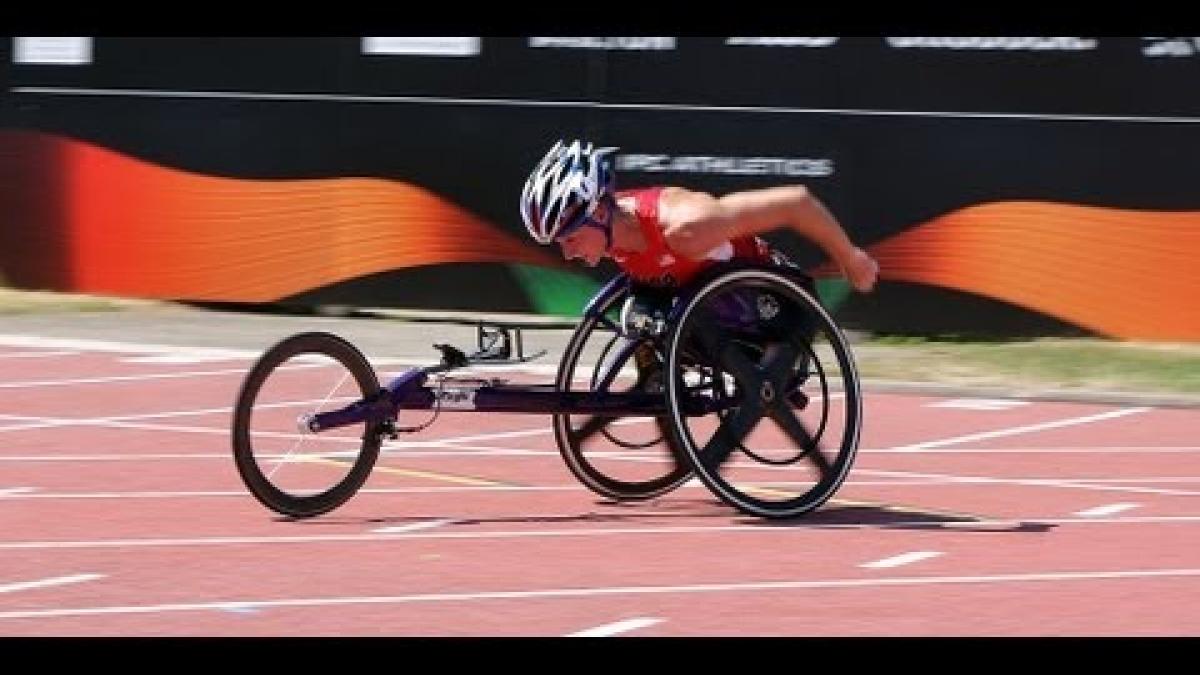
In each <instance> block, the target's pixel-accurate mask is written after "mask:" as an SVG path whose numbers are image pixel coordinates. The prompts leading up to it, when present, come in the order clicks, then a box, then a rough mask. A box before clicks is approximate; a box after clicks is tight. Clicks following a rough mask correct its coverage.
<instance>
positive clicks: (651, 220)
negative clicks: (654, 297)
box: [611, 187, 770, 287]
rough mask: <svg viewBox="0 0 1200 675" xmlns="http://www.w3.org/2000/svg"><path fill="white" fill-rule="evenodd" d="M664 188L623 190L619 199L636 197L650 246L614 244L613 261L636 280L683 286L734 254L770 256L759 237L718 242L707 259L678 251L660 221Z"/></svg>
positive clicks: (619, 194) (745, 256)
mask: <svg viewBox="0 0 1200 675" xmlns="http://www.w3.org/2000/svg"><path fill="white" fill-rule="evenodd" d="M663 190H664V188H662V187H651V188H642V189H638V190H619V191H618V192H617V193H616V198H617V200H618V201H620V200H622V199H633V200H634V204H635V212H636V214H637V219H638V223H639V224H640V225H641V227H642V238H643V239H645V240H646V250H644V251H639V252H634V251H630V250H627V249H619V248H613V250H612V252H611V255H612V258H613V261H614V262H616V263H617V265H618V266H619V267H620V268H621V269H622V270H623V271H624V272H625V273H626V274H628V275H629V276H630V277H631V278H632V279H633V280H634V281H637V282H640V283H644V284H649V285H653V286H672V287H674V286H681V285H683V284H686V283H687V282H688V281H689V280H690V279H691V278H692V277H694V276H695V275H696V273H697V272H700V271H701V270H703V269H704V268H706V267H708V266H709V265H711V264H713V263H716V262H720V261H723V260H729V259H731V258H738V259H751V260H762V261H765V260H768V259H769V257H770V249H768V248H767V243H766V242H765V241H763V240H762V239H759V238H758V237H753V236H748V237H737V238H736V239H733V240H731V241H729V242H728V245H725V246H718V247H717V248H716V249H714V250H713V251H711V252H710V253H709V254H708V257H706V258H705V259H703V260H691V259H688V258H685V257H683V256H681V255H676V254H675V252H674V251H672V250H671V248H670V246H668V245H667V241H666V239H665V238H664V237H663V231H662V227H660V226H659V223H658V198H659V195H661V194H662V191H663Z"/></svg>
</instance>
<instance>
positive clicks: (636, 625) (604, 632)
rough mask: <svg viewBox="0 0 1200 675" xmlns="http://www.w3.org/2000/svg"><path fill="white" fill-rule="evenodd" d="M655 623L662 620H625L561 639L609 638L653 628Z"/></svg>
mask: <svg viewBox="0 0 1200 675" xmlns="http://www.w3.org/2000/svg"><path fill="white" fill-rule="evenodd" d="M656 623H662V619H651V618H639V619H626V620H624V621H617V622H615V623H609V624H605V625H603V626H596V627H595V628H588V629H587V630H581V631H579V632H577V633H571V634H570V635H565V636H563V637H610V636H612V635H618V634H620V633H628V632H629V631H631V630H638V629H640V628H646V627H648V626H653V625H654V624H656Z"/></svg>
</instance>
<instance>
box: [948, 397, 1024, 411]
mask: <svg viewBox="0 0 1200 675" xmlns="http://www.w3.org/2000/svg"><path fill="white" fill-rule="evenodd" d="M1027 405H1029V401H1018V400H1016V399H1007V398H953V399H948V400H945V401H934V402H932V403H926V404H925V405H924V407H926V408H952V409H957V410H1011V409H1013V408H1020V407H1021V406H1027Z"/></svg>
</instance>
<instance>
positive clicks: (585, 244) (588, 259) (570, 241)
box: [558, 204, 610, 267]
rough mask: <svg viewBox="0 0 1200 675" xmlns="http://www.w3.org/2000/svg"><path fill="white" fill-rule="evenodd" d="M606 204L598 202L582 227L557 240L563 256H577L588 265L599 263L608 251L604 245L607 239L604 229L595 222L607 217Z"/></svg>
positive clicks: (570, 257) (571, 257)
mask: <svg viewBox="0 0 1200 675" xmlns="http://www.w3.org/2000/svg"><path fill="white" fill-rule="evenodd" d="M609 216H610V214H609V212H608V205H607V204H600V205H599V206H597V207H596V210H595V212H593V213H592V216H591V219H590V220H591V221H592V222H589V223H586V224H585V225H584V226H583V227H580V228H578V229H577V230H575V231H574V232H572V233H571V234H568V235H567V236H565V237H563V238H562V239H559V240H558V244H559V246H561V247H562V254H563V257H564V258H566V259H567V260H574V259H575V258H579V259H580V260H582V261H583V262H584V264H586V265H587V266H588V267H595V266H596V265H597V264H599V263H600V259H601V258H603V257H604V256H605V255H606V254H607V253H608V252H607V250H606V246H607V244H608V241H607V239H606V238H605V236H604V230H603V229H601V226H600V225H598V224H596V221H599V222H605V220H606V219H607V218H609Z"/></svg>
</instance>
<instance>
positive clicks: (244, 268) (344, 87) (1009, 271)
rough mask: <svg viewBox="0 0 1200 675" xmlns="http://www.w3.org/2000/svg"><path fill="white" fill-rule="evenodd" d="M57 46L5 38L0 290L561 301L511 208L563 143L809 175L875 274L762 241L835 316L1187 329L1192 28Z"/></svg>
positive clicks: (630, 171)
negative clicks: (845, 269) (805, 278)
mask: <svg viewBox="0 0 1200 675" xmlns="http://www.w3.org/2000/svg"><path fill="white" fill-rule="evenodd" d="M38 40H51V41H50V42H44V41H43V42H40V43H39V42H38ZM56 40H58V41H59V42H54V41H53V39H38V38H14V39H9V40H4V41H3V42H4V44H3V46H2V47H0V49H3V51H2V52H0V57H2V63H3V67H0V83H3V84H4V91H5V94H4V98H3V105H2V106H0V115H2V118H0V178H2V179H3V181H4V182H3V188H0V213H2V214H4V215H3V216H2V217H3V218H4V220H3V221H0V275H2V276H3V279H4V282H5V283H7V284H9V285H13V286H18V287H27V288H51V289H57V290H73V291H83V292H102V293H116V294H121V295H133V296H142V297H166V298H177V299H184V300H193V301H208V302H247V303H264V302H268V303H289V304H349V305H357V306H367V307H424V308H438V309H465V310H475V309H479V310H488V311H534V312H544V313H553V314H566V315H572V314H575V313H577V312H578V311H579V309H580V308H581V307H582V304H583V302H584V301H585V300H586V298H587V296H588V295H589V294H590V293H591V292H592V291H593V290H594V289H595V288H596V286H597V284H598V283H599V282H600V281H602V280H603V279H604V278H606V277H607V276H609V275H611V274H612V273H613V271H614V268H613V267H611V266H602V267H601V268H599V269H597V270H588V269H585V268H583V267H582V266H571V265H567V264H566V263H565V262H564V261H562V260H561V258H560V257H559V256H558V254H557V251H555V250H552V249H547V248H540V247H537V246H535V245H533V244H532V243H531V242H529V241H528V239H527V238H526V237H525V234H524V230H523V227H522V225H521V222H520V217H519V214H518V211H517V197H518V196H519V193H520V188H521V185H522V183H523V181H524V177H525V175H526V173H527V172H528V170H529V169H530V168H531V166H532V164H533V163H534V162H535V161H536V160H537V159H538V158H539V157H540V156H541V154H542V153H543V152H544V151H545V149H546V148H547V147H548V146H549V145H550V144H551V143H552V142H553V141H554V140H555V139H557V138H559V137H562V136H585V137H587V138H590V139H593V140H595V141H596V142H597V143H600V144H604V145H615V146H619V147H620V148H621V151H620V154H619V157H618V163H619V164H618V165H619V167H620V169H621V171H620V181H621V183H622V184H623V185H625V186H630V187H632V186H642V185H653V184H681V185H687V186H689V187H693V188H697V189H704V190H709V191H712V192H714V193H718V194H720V193H725V192H729V191H733V190H738V189H744V188H752V187H762V186H767V185H775V184H781V183H791V182H795V183H802V184H805V185H807V186H809V187H810V188H811V189H812V190H813V191H814V192H815V193H816V194H817V195H818V196H820V197H821V199H822V200H824V201H825V202H826V203H827V204H828V205H829V206H830V209H831V210H832V211H833V212H834V213H835V214H836V215H837V216H838V217H839V218H840V219H841V220H842V222H843V224H844V225H845V226H846V228H847V230H848V231H849V232H850V233H851V236H852V237H853V238H854V239H855V240H856V241H858V242H859V243H860V244H861V245H864V246H867V247H869V248H870V249H871V250H872V252H873V253H874V254H875V255H876V256H877V258H879V260H880V261H881V264H882V266H883V281H882V283H881V285H880V287H879V289H878V290H877V291H876V292H875V293H872V294H870V295H867V296H863V295H859V294H854V293H850V292H849V291H848V290H847V289H846V286H845V284H844V283H842V282H841V281H840V280H839V278H838V277H836V276H830V275H829V274H828V273H829V272H830V271H831V270H828V269H827V267H826V266H822V265H821V263H822V262H823V261H822V260H821V258H820V256H819V254H818V252H817V251H816V250H815V249H813V248H812V247H811V246H809V245H807V244H806V243H805V242H802V241H799V240H798V239H796V238H795V237H793V236H791V235H789V234H774V235H771V236H770V237H769V238H770V239H771V240H772V241H773V242H774V243H775V244H777V245H779V246H781V247H783V248H784V249H786V250H787V251H788V252H789V253H790V254H791V255H792V256H793V257H795V258H796V259H797V260H798V261H800V262H802V263H803V264H804V265H806V266H810V267H812V268H813V270H814V273H816V274H817V275H818V276H819V277H820V283H819V288H820V290H821V293H822V299H823V301H825V302H826V304H827V305H829V306H830V307H831V308H833V309H834V310H835V312H836V315H837V317H838V319H839V320H840V321H841V322H842V323H843V324H845V325H848V326H851V327H855V328H862V329H870V330H876V331H886V332H904V333H945V332H983V333H989V334H996V335H1027V334H1097V335H1105V336H1111V337H1122V338H1151V339H1186V340H1195V339H1200V312H1197V311H1196V310H1195V308H1194V303H1193V301H1191V297H1194V296H1195V295H1197V294H1198V293H1200V276H1198V275H1197V272H1196V271H1195V266H1194V265H1193V264H1192V262H1191V261H1192V258H1193V257H1194V254H1195V253H1196V252H1197V250H1198V249H1200V204H1198V203H1197V202H1198V201H1200V199H1198V198H1197V196H1196V190H1195V189H1194V187H1193V184H1194V179H1193V176H1194V175H1196V174H1197V169H1200V166H1198V164H1200V90H1197V88H1196V87H1194V86H1193V84H1194V82H1195V77H1196V75H1197V74H1198V73H1200V52H1198V51H1197V48H1198V47H1200V42H1198V40H1200V38H1143V37H1103V38H1089V37H1042V38H1030V37H1023V38H1022V37H1005V38H1001V37H873V38H866V37H853V38H846V37H843V38H838V37H790V38H780V37H638V38H628V37H627V38H612V37H609V38H597V37H592V38H578V37H574V38H572V37H519V38H518V37H507V38H505V37H498V38H492V37H484V38H360V37H347V38H280V37H272V38H105V37H98V38H88V39H80V42H76V43H71V42H70V39H64V38H58V39H56ZM64 40H65V42H64ZM81 45H82V47H81ZM81 49H83V50H84V51H86V54H84V53H81ZM39 50H40V51H39ZM56 50H57V51H56ZM73 50H74V51H73Z"/></svg>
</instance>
